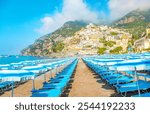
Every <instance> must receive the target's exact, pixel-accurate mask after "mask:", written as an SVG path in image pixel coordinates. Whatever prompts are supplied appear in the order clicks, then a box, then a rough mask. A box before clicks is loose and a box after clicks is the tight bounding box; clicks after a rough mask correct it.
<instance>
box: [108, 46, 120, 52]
mask: <svg viewBox="0 0 150 114" xmlns="http://www.w3.org/2000/svg"><path fill="white" fill-rule="evenodd" d="M121 51H122V47H121V46H119V47H116V48H115V49H113V50H110V53H111V54H119V53H120V52H121Z"/></svg>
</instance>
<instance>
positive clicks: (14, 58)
mask: <svg viewBox="0 0 150 114" xmlns="http://www.w3.org/2000/svg"><path fill="white" fill-rule="evenodd" d="M39 59H44V57H36V56H22V55H0V64H10V63H18V62H21V61H29V60H39Z"/></svg>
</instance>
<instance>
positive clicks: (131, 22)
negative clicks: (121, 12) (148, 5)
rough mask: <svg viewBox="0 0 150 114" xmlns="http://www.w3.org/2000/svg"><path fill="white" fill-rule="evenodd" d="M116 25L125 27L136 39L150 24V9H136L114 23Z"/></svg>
mask: <svg viewBox="0 0 150 114" xmlns="http://www.w3.org/2000/svg"><path fill="white" fill-rule="evenodd" d="M113 25H114V26H115V27H119V28H124V29H126V30H127V31H129V32H130V33H131V34H133V38H134V39H138V38H141V35H142V34H144V32H145V29H146V27H148V26H149V25H150V9H147V10H140V9H137V10H134V11H132V12H130V13H128V14H127V15H125V16H124V17H122V18H121V19H119V20H117V21H115V22H114V23H113Z"/></svg>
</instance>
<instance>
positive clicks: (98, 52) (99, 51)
mask: <svg viewBox="0 0 150 114" xmlns="http://www.w3.org/2000/svg"><path fill="white" fill-rule="evenodd" d="M105 51H106V48H98V50H97V54H104V53H105Z"/></svg>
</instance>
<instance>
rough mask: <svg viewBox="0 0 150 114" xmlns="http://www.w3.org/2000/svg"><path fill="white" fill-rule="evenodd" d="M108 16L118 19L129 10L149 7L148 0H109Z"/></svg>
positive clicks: (149, 2) (149, 0)
mask: <svg viewBox="0 0 150 114" xmlns="http://www.w3.org/2000/svg"><path fill="white" fill-rule="evenodd" d="M108 5H109V9H110V18H111V19H112V20H115V19H118V18H120V17H122V16H124V15H126V14H127V13H129V12H130V11H133V10H136V9H147V8H150V0H109V3H108Z"/></svg>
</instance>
